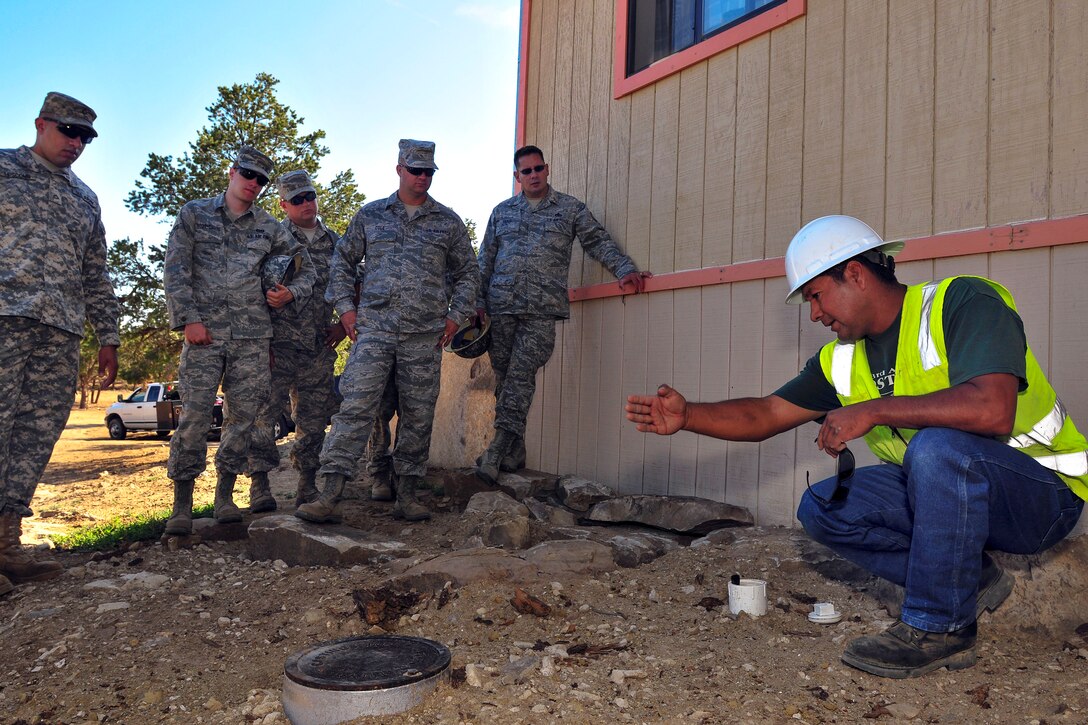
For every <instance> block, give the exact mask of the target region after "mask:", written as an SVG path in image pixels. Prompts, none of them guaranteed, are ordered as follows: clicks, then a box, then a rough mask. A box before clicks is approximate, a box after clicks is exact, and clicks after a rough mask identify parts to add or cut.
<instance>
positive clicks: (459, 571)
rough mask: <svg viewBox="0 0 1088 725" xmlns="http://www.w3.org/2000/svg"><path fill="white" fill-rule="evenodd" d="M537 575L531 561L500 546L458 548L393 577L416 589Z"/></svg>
mask: <svg viewBox="0 0 1088 725" xmlns="http://www.w3.org/2000/svg"><path fill="white" fill-rule="evenodd" d="M536 576H537V566H536V564H535V563H534V562H530V561H526V560H525V559H523V558H521V557H519V556H516V555H514V554H511V553H508V552H505V551H503V550H501V549H492V548H486V549H461V550H458V551H452V552H450V553H448V554H442V555H441V556H436V557H434V558H432V559H428V560H427V561H424V562H422V563H420V564H417V565H415V566H413V567H410V568H408V569H406V570H405V571H404V572H403V573H401V574H399V575H397V576H395V577H394V580H395V583H397V584H398V585H399V586H402V587H410V588H415V589H417V590H419V591H434V590H436V589H441V588H442V587H443V586H444V585H445V583H446V582H451V583H452V584H453V586H454V587H463V586H465V585H466V584H469V583H471V582H475V581H484V580H495V581H506V582H510V583H520V582H526V581H532V580H534V579H535V578H536Z"/></svg>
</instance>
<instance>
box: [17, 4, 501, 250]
mask: <svg viewBox="0 0 1088 725" xmlns="http://www.w3.org/2000/svg"><path fill="white" fill-rule="evenodd" d="M0 12H2V16H3V31H2V36H3V37H2V40H0V59H2V61H3V65H2V67H3V69H4V70H3V73H2V75H0V98H2V99H3V108H4V110H3V113H2V114H0V148H11V147H15V146H19V145H22V144H27V145H32V144H33V142H34V125H33V121H34V118H35V117H36V116H37V114H38V110H39V109H40V108H41V103H42V99H43V98H44V97H45V94H46V93H47V92H48V91H53V90H55V91H61V92H63V93H67V94H69V95H72V96H75V97H76V98H78V99H80V100H81V101H84V102H85V103H87V104H88V105H90V106H92V107H93V108H94V109H95V111H96V112H97V113H98V120H97V121H96V122H95V128H96V129H97V130H98V132H99V134H100V135H99V138H97V139H95V141H94V143H93V144H91V145H90V146H89V147H88V148H87V150H86V151H84V153H83V156H82V157H81V158H80V159H79V160H78V161H77V162H76V163H75V165H74V166H73V169H74V170H75V171H76V173H77V174H78V175H79V176H80V178H82V179H83V180H84V181H85V182H87V184H88V185H89V186H90V187H91V188H92V189H94V191H95V192H96V193H97V194H98V197H99V200H100V201H101V203H102V216H103V221H104V222H105V225H106V237H107V239H109V240H111V241H112V240H113V239H119V238H123V237H126V236H131V237H134V238H137V237H143V238H144V239H146V240H147V241H149V242H160V241H163V240H164V239H165V237H166V234H167V233H168V232H169V229H170V227H169V223H162V221H163V220H161V219H152V218H149V217H143V216H140V215H137V214H133V213H131V212H129V211H128V210H127V209H126V208H125V205H124V198H125V197H126V196H127V194H128V192H129V191H131V190H132V188H133V182H134V181H135V180H136V179H137V178H138V177H139V174H140V171H141V170H142V169H143V168H144V165H145V164H146V161H147V155H148V154H149V153H150V152H156V153H161V154H172V155H174V156H180V155H181V154H182V153H183V152H185V151H186V150H187V149H188V144H189V142H191V141H192V140H194V139H195V138H196V132H197V130H198V129H199V128H200V127H202V126H204V125H206V124H207V112H206V110H205V109H206V108H207V107H208V106H209V105H211V104H212V103H213V102H214V101H215V99H216V97H217V92H216V89H217V87H218V86H221V85H231V84H234V83H249V82H252V81H253V79H254V77H255V76H256V75H257V73H259V72H262V71H264V72H268V73H271V74H272V75H273V76H275V77H276V78H278V79H279V80H280V84H279V86H278V96H279V99H280V100H281V101H282V102H284V103H286V104H287V105H289V106H291V107H292V108H293V109H294V110H295V111H296V112H297V113H298V114H299V115H301V116H302V117H304V118H305V124H304V126H303V130H307V131H308V130H313V129H318V128H320V129H324V130H325V131H326V133H327V137H326V139H325V145H326V146H328V147H329V149H330V154H329V155H328V156H326V157H325V160H324V163H323V166H322V169H321V174H320V176H319V179H320V180H322V181H328V180H330V179H331V178H332V177H333V176H334V175H335V173H336V172H338V171H340V170H342V169H347V168H350V169H352V170H354V172H355V179H356V182H357V183H358V185H359V188H360V190H361V191H362V192H363V193H365V194H366V195H367V199H368V200H374V199H378V198H381V197H384V196H388V195H389V194H391V193H392V192H393V191H394V190H395V189H396V185H397V177H396V174H395V173H394V167H395V166H396V155H397V140H398V139H400V138H403V137H408V138H419V139H428V140H432V141H435V142H436V143H437V145H438V146H437V151H436V157H435V160H436V162H437V164H438V166H439V167H440V170H439V172H438V174H436V175H435V180H434V184H433V186H432V187H431V194H432V196H434V198H435V199H437V200H438V201H440V202H442V203H444V204H446V205H447V206H450V207H452V208H453V209H454V210H455V211H456V212H457V213H459V214H460V215H461V216H462V217H469V218H472V219H474V220H475V221H476V223H477V225H478V226H479V230H480V234H481V235H482V234H483V228H484V225H486V223H487V218H488V216H489V215H490V213H491V209H492V208H493V207H494V206H495V204H497V203H498V202H499V201H501V200H502V199H504V198H506V197H508V196H509V195H510V193H511V190H512V187H511V182H512V179H511V171H512V170H513V167H512V162H511V160H510V158H511V155H512V153H513V150H514V125H515V110H516V108H515V106H516V96H517V59H518V29H519V23H520V20H519V12H520V3H519V2H518V0H465V1H464V2H461V1H459V0H411V1H409V0H404V1H403V2H401V1H400V0H357V1H356V2H350V1H348V0H334V1H330V2H326V1H323V0H315V1H314V2H281V0H266V2H263V3H236V2H231V1H229V0H222V1H221V2H207V1H206V0H192V1H190V2H147V1H146V0H144V1H143V2H131V1H128V0H124V1H119V2H102V3H88V2H70V1H69V0H53V1H51V2H33V3H32V2H23V1H22V0H0ZM225 183H226V180H225V179H224V185H225ZM166 221H167V222H171V221H172V220H166Z"/></svg>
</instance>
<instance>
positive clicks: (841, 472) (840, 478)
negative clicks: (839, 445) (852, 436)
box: [805, 448, 854, 506]
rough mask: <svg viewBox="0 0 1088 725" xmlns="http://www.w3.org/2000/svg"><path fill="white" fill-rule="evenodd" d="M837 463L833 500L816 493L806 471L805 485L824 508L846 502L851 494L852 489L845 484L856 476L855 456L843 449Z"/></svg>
mask: <svg viewBox="0 0 1088 725" xmlns="http://www.w3.org/2000/svg"><path fill="white" fill-rule="evenodd" d="M837 461H838V466H837V468H836V469H835V490H834V491H832V492H831V498H829V499H827V498H824V497H823V496H821V495H820V494H818V493H816V490H815V489H814V488H812V484H811V483H809V480H808V471H805V485H806V486H808V492H809V493H810V494H812V497H813V498H814V499H816V500H817V501H819V502H820V503H822V504H823V505H824V506H830V505H831V504H832V503H839V502H842V501H845V500H846V497H847V495H848V494H849V493H850V487H849V486H847V485H845V484H846V482H847V481H849V480H850V479H851V478H853V476H854V454H853V452H852V451H851V450H850V449H849V448H843V449H842V450H841V451H839V457H838V459H837Z"/></svg>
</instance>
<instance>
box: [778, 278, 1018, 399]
mask: <svg viewBox="0 0 1088 725" xmlns="http://www.w3.org/2000/svg"><path fill="white" fill-rule="evenodd" d="M901 316H902V313H900V315H899V316H896V318H895V322H894V323H892V325H891V327H889V328H888V329H887V330H885V331H884V332H882V333H880V334H879V335H875V336H873V337H867V338H866V340H865V352H866V356H867V357H868V358H869V369H870V370H871V371H872V374H873V382H874V383H876V387H877V390H879V391H880V395H881V396H885V395H891V394H892V389H893V387H894V385H895V355H896V350H897V348H898V345H899V322H900V318H901ZM942 317H943V319H944V336H945V345H946V347H947V349H948V378H949V383H950V384H951V385H959V384H960V383H964V382H966V381H968V380H970V379H971V378H975V377H978V376H979V375H988V374H991V373H1009V374H1011V375H1015V376H1016V377H1017V378H1019V380H1020V390H1021V391H1022V390H1024V389H1025V388H1027V364H1026V360H1025V356H1026V354H1027V338H1026V337H1025V336H1024V323H1023V321H1022V320H1021V319H1020V316H1019V315H1018V314H1016V313H1015V312H1013V311H1012V310H1011V309H1009V307H1008V306H1007V305H1006V304H1005V302H1004V301H1003V300H1002V299H1001V296H1000V295H999V294H998V293H997V292H996V291H995V290H994V288H993V287H991V286H990V285H988V284H986V283H985V282H983V281H982V280H980V279H972V278H961V279H956V280H953V281H952V283H951V284H949V285H948V290H947V292H946V293H945V298H944V311H943V315H942ZM774 394H775V395H777V396H778V397H780V398H783V399H784V400H786V401H788V402H790V403H793V404H794V405H797V406H800V407H802V408H805V409H806V410H834V409H835V408H840V407H842V405H841V403H839V399H838V397H837V396H836V395H835V386H834V385H832V384H831V383H830V382H829V381H828V380H827V378H826V377H824V372H823V369H822V368H821V367H820V353H819V352H817V353H816V354H815V355H813V356H812V357H811V358H809V360H808V362H807V363H805V367H804V369H803V370H801V372H800V374H799V375H798V376H797V377H795V378H794V379H793V380H790V381H789V382H788V383H786V384H785V385H783V386H782V387H780V388H779V389H778V390H776V391H774Z"/></svg>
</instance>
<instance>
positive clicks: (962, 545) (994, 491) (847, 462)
mask: <svg viewBox="0 0 1088 725" xmlns="http://www.w3.org/2000/svg"><path fill="white" fill-rule="evenodd" d="M902 247H903V244H902V243H899V242H893V243H886V242H884V241H883V240H882V239H881V238H880V236H879V235H878V234H877V233H876V232H875V231H873V230H872V229H871V228H870V227H869V226H867V225H866V224H865V223H863V222H861V221H859V220H857V219H854V218H852V217H847V216H829V217H823V218H820V219H816V220H814V221H812V222H810V223H809V224H807V225H806V226H805V227H804V228H803V229H801V231H800V232H798V233H797V235H796V236H795V237H794V238H793V241H792V242H791V243H790V246H789V250H788V251H787V252H786V277H787V281H788V283H789V294H788V296H787V298H786V302H787V303H790V304H799V303H802V302H808V303H809V307H810V315H809V317H810V318H811V319H812V321H813V322H819V323H821V324H822V325H824V326H825V327H829V328H831V330H832V331H833V332H834V333H835V334H836V336H837V338H838V339H837V340H835V341H833V342H830V343H828V344H827V345H825V346H824V347H823V348H822V349H821V350H820V351H819V352H817V353H816V354H815V355H814V356H812V358H810V359H809V361H808V362H807V363H806V365H805V367H804V369H803V370H802V371H801V373H800V374H799V375H798V376H797V377H796V378H794V379H793V380H791V381H789V382H788V383H786V384H785V385H783V386H782V387H781V388H779V389H778V390H776V391H775V392H774V393H772V394H771V395H768V396H766V397H763V398H744V399H737V400H728V401H723V402H718V403H689V402H687V401H686V400H685V399H684V397H683V396H682V395H681V394H680V393H678V392H677V391H675V390H673V389H672V388H670V387H669V386H667V385H662V386H661V387H660V388H658V390H657V394H656V395H649V396H641V395H632V396H630V397H629V398H628V403H627V407H626V410H627V418H628V419H629V420H631V421H633V422H635V423H636V424H637V428H638V429H639V430H640V431H644V432H653V433H658V434H660V435H670V434H672V433H675V432H676V431H678V430H689V431H693V432H695V433H701V434H704V435H709V436H713V437H715V438H722V439H726V440H744V441H760V440H764V439H766V438H769V437H771V436H773V435H775V434H777V433H781V432H782V431H785V430H789V429H791V428H795V427H797V426H799V425H802V424H804V423H807V422H809V421H818V420H821V419H822V424H821V427H820V432H819V435H818V436H817V438H816V445H817V446H818V447H819V448H820V449H821V450H823V451H825V452H827V453H828V454H829V455H831V456H833V457H836V458H838V459H839V475H838V476H836V477H834V478H830V479H827V480H825V481H821V482H820V483H817V484H815V485H813V486H812V487H811V488H810V489H809V491H807V492H806V493H805V494H804V496H802V498H801V503H800V505H799V507H798V511H797V518H798V519H799V520H800V521H801V524H802V525H803V526H804V527H805V530H806V531H807V532H808V533H809V535H811V536H812V537H813V538H814V539H816V540H817V541H819V542H821V543H823V544H826V545H827V546H829V547H831V548H832V549H834V550H835V551H836V552H838V553H839V554H841V555H842V556H843V557H845V558H847V559H849V560H850V561H853V562H854V563H856V564H858V565H860V566H862V567H864V568H865V569H867V570H868V571H870V572H872V573H873V574H876V575H877V576H880V577H883V578H885V579H888V580H890V581H892V582H894V583H895V584H898V585H900V586H903V587H904V588H905V599H904V602H903V607H902V613H901V616H900V619H899V621H898V622H896V623H895V624H894V625H892V626H891V627H889V628H888V630H887V631H885V632H884V633H882V634H880V635H877V636H869V637H860V638H858V639H855V640H853V641H852V642H850V643H849V644H848V645H847V647H846V650H845V652H844V653H843V656H842V658H843V661H844V662H846V663H847V664H849V665H852V666H854V667H857V668H859V669H862V670H865V671H867V672H871V673H873V674H877V675H881V676H884V677H894V678H904V677H916V676H918V675H922V674H925V673H926V672H930V671H932V670H935V669H937V668H940V667H948V668H949V669H960V668H964V667H970V666H971V665H973V664H974V663H975V660H976V651H975V640H976V636H977V627H976V621H975V620H976V618H977V616H978V615H979V614H981V613H982V612H983V611H984V610H990V611H992V610H994V609H996V608H997V607H998V606H999V605H1000V604H1001V603H1002V602H1003V601H1004V599H1005V597H1007V596H1008V594H1009V592H1010V591H1011V589H1012V578H1011V577H1010V576H1009V575H1008V574H1006V573H1005V572H1004V571H1002V569H1001V568H1000V567H999V566H998V565H997V564H996V562H994V560H993V559H992V558H990V556H989V555H988V554H986V553H985V552H986V551H987V550H996V551H1003V552H1009V553H1015V554H1036V553H1039V552H1041V551H1043V550H1045V549H1047V548H1048V547H1050V546H1052V545H1054V544H1055V543H1057V542H1058V541H1060V540H1061V539H1062V538H1064V537H1065V535H1066V534H1068V533H1069V531H1070V530H1072V528H1073V527H1074V525H1075V524H1076V522H1077V519H1078V518H1079V517H1080V513H1081V509H1082V508H1083V506H1084V500H1085V499H1088V442H1086V441H1085V438H1084V436H1082V435H1081V434H1080V433H1079V432H1078V431H1077V428H1076V426H1075V425H1074V424H1073V421H1072V420H1071V419H1070V418H1069V416H1068V414H1067V413H1066V410H1065V407H1064V406H1063V405H1062V403H1061V401H1060V400H1059V399H1058V397H1057V395H1056V393H1055V392H1054V389H1053V388H1052V387H1051V386H1050V383H1048V382H1047V380H1046V377H1045V375H1044V374H1043V372H1042V370H1041V369H1040V367H1039V365H1038V363H1037V362H1036V360H1035V356H1034V355H1033V354H1032V352H1031V350H1030V348H1029V347H1028V346H1027V340H1026V337H1025V335H1024V327H1023V322H1022V321H1021V319H1020V317H1019V315H1017V313H1016V306H1015V303H1014V301H1013V299H1012V296H1011V295H1010V294H1009V292H1008V291H1007V290H1006V289H1005V288H1004V287H1002V286H1001V285H1000V284H998V283H996V282H993V281H991V280H987V279H983V278H981V277H967V276H961V277H952V278H949V279H945V280H940V281H937V282H929V283H926V284H920V285H913V286H910V287H907V286H906V285H903V284H900V283H899V282H898V281H897V280H896V278H895V262H894V260H893V259H892V256H891V255H894V254H896V253H898V252H899V251H900V250H901V249H902ZM858 438H864V439H865V443H866V444H867V445H868V446H869V448H870V449H871V450H872V451H873V452H874V453H875V454H876V455H877V457H879V458H880V459H882V460H883V461H885V465H878V466H869V467H865V468H861V469H858V470H857V471H854V470H853V465H852V464H853V455H852V454H851V453H850V452H849V449H848V448H847V444H848V443H850V442H851V441H853V440H855V439H858Z"/></svg>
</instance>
